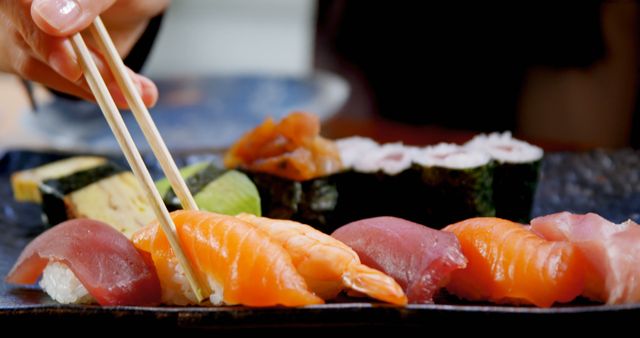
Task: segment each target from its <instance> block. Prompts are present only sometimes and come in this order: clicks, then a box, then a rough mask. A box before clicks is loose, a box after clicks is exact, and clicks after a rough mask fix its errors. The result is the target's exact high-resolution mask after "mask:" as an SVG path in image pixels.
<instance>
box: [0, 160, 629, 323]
mask: <svg viewBox="0 0 640 338" xmlns="http://www.w3.org/2000/svg"><path fill="white" fill-rule="evenodd" d="M74 155H77V154H74ZM64 156H68V154H60V153H42V152H31V151H11V152H8V153H6V154H5V156H4V157H3V158H2V159H1V160H0V201H2V204H1V205H0V276H5V275H6V273H7V271H8V270H9V269H10V268H11V265H12V264H13V263H14V262H15V260H16V258H17V256H18V254H19V253H20V251H21V250H22V248H23V247H24V246H25V245H26V244H27V243H28V242H29V241H30V240H31V239H32V238H33V237H34V236H35V235H37V234H38V233H39V232H41V231H42V224H41V221H40V209H39V206H37V205H31V204H24V203H15V202H14V201H13V198H12V193H11V187H10V183H9V175H10V173H12V172H14V171H16V170H21V169H25V168H31V167H34V166H37V165H40V164H43V163H48V162H51V161H53V160H55V159H59V158H61V157H64ZM215 157H216V156H215V155H214V154H182V155H178V156H176V161H177V162H178V165H183V164H186V163H190V162H193V161H196V160H201V159H202V158H215ZM116 160H118V161H122V160H121V159H116ZM147 163H148V164H149V168H150V171H151V172H152V174H153V175H155V176H159V175H160V172H159V169H158V168H157V166H156V165H155V161H153V160H149V161H147ZM639 167H640V155H639V154H638V153H637V152H634V151H631V150H620V151H615V152H605V151H596V152H590V153H558V154H550V155H547V156H546V157H545V160H544V163H543V173H542V179H541V182H540V185H539V189H538V192H537V196H536V201H535V204H534V211H533V213H534V215H539V214H547V213H551V212H556V211H561V210H568V211H573V212H587V211H595V212H598V213H600V214H601V215H603V216H604V217H607V218H609V219H611V220H614V221H622V220H625V219H627V218H632V219H634V220H635V221H639V219H638V218H639V215H640V177H639V175H638V170H637V168H639ZM451 301H452V300H450V299H446V298H444V300H441V302H447V303H448V302H451ZM638 316H640V304H632V305H619V306H607V305H592V304H588V303H574V304H569V305H565V306H561V307H553V308H549V309H540V308H533V307H512V306H488V305H480V304H453V303H451V304H430V305H410V306H407V307H405V308H399V307H393V306H388V305H383V304H376V303H367V302H340V303H333V304H326V305H321V306H310V307H305V308H277V307H276V308H264V309H256V308H245V307H212V308H196V307H99V306H69V305H60V304H57V303H56V302H54V301H52V300H50V299H49V298H48V297H47V296H46V295H45V294H44V293H42V292H41V291H40V290H39V288H38V287H35V286H34V287H33V288H22V287H14V286H10V285H8V284H6V283H4V282H0V322H3V323H6V324H11V325H15V326H19V327H21V328H25V327H26V328H29V327H31V328H38V327H45V326H44V325H46V327H48V326H67V325H76V326H77V325H79V324H84V325H101V326H100V327H101V330H116V331H117V329H119V328H120V325H127V324H130V325H135V326H136V327H138V328H145V330H150V329H151V328H153V329H155V330H162V331H165V330H172V329H194V330H209V329H215V330H235V329H242V330H244V331H249V332H253V331H256V332H264V330H267V329H273V330H278V332H280V333H281V331H280V330H282V329H283V328H287V329H289V331H294V332H295V331H297V330H301V329H305V330H306V329H308V328H313V329H314V331H313V332H315V333H321V332H323V331H324V330H333V329H338V330H340V331H342V332H362V331H363V330H375V331H376V332H378V331H385V330H389V332H396V330H398V329H412V328H415V327H422V326H424V327H428V326H433V325H435V324H437V323H439V322H441V321H450V320H455V321H456V322H460V323H468V322H477V323H482V324H492V323H496V324H504V323H509V324H514V323H523V324H524V323H526V324H527V326H528V327H530V328H531V329H536V328H538V329H542V328H543V327H542V326H536V325H535V323H540V324H541V325H544V327H548V326H547V325H549V324H551V322H558V323H562V324H567V323H569V322H573V323H574V324H579V327H580V328H588V327H594V328H598V327H601V325H602V324H603V321H606V322H607V324H611V322H612V321H615V322H620V323H629V324H630V323H632V322H633V321H634V320H635V319H636V318H638ZM111 322H114V323H116V322H117V323H118V326H111V325H107V324H108V323H111ZM30 323H42V325H43V326H40V325H35V326H33V325H30ZM469 328H470V327H468V326H465V325H462V326H458V327H453V328H452V329H453V330H468V329H469Z"/></svg>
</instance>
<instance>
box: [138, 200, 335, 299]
mask: <svg viewBox="0 0 640 338" xmlns="http://www.w3.org/2000/svg"><path fill="white" fill-rule="evenodd" d="M171 217H172V219H173V221H174V223H175V225H176V232H177V235H178V239H179V241H180V243H181V245H182V248H183V249H184V251H185V254H186V256H187V258H188V259H189V261H190V262H191V264H192V265H193V267H194V270H196V271H197V272H196V274H197V275H198V278H199V280H200V281H201V284H205V283H206V284H205V285H208V286H209V287H210V289H211V290H210V292H209V293H208V295H209V298H210V300H211V303H213V304H230V305H231V304H243V305H248V306H273V305H285V306H303V305H310V304H320V303H323V300H322V299H321V298H319V297H317V296H316V295H314V294H313V293H312V292H311V291H309V289H308V288H307V284H306V282H305V280H304V278H303V277H302V276H300V274H299V273H298V272H297V271H296V268H295V266H294V265H293V263H292V261H291V257H290V256H289V254H288V253H287V252H286V251H285V250H284V249H283V248H282V246H280V245H279V244H277V243H275V242H274V241H272V240H271V238H270V237H269V236H268V235H267V234H266V233H264V232H263V231H261V230H259V229H256V228H255V227H254V226H252V225H250V224H247V223H246V222H244V221H242V220H240V219H237V218H235V217H232V216H225V215H220V214H215V213H210V212H204V211H182V210H180V211H175V212H173V213H171ZM133 242H134V243H135V245H136V246H137V247H138V248H139V249H140V250H143V251H146V252H149V253H150V254H151V257H152V259H153V261H154V263H155V265H156V269H157V270H158V276H159V277H160V283H161V285H162V300H163V302H164V303H167V304H178V305H184V304H190V303H191V304H193V303H196V300H195V297H194V295H193V293H192V292H191V290H190V289H189V286H188V283H187V282H186V280H185V277H184V273H183V272H182V270H180V268H179V265H178V264H177V260H176V258H175V255H174V253H173V251H172V250H171V247H170V246H169V242H168V241H167V238H166V237H165V235H164V233H163V232H162V231H161V230H160V229H159V228H158V224H157V223H153V224H151V225H149V226H148V227H146V228H144V229H142V230H141V231H139V232H137V233H136V234H134V237H133Z"/></svg>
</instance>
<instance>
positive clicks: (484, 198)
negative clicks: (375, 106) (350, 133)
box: [334, 137, 495, 228]
mask: <svg viewBox="0 0 640 338" xmlns="http://www.w3.org/2000/svg"><path fill="white" fill-rule="evenodd" d="M336 144H337V145H338V149H339V150H340V153H341V156H342V161H343V163H345V169H346V171H345V172H343V173H341V174H338V175H336V176H337V178H336V180H337V182H338V183H337V185H338V196H339V203H338V205H337V207H336V211H335V214H336V216H335V217H334V219H335V223H336V224H345V223H349V222H353V221H356V220H359V219H363V218H369V217H375V216H382V215H392V216H396V217H400V218H404V219H408V220H411V221H414V222H417V223H421V224H429V225H430V226H432V227H435V228H441V227H443V226H445V225H448V224H451V223H453V222H457V221H460V220H463V219H466V218H469V217H475V216H494V215H495V207H494V201H493V183H492V182H493V163H492V161H491V158H490V157H489V156H488V155H487V154H485V153H483V152H479V151H475V150H470V149H466V148H463V147H461V146H458V145H454V144H446V143H441V144H438V145H435V146H428V147H423V148H418V147H413V146H407V145H403V144H401V143H387V144H383V145H379V144H377V143H375V142H373V141H371V140H369V139H366V138H362V137H350V138H346V139H340V140H337V141H336ZM408 192H410V193H408Z"/></svg>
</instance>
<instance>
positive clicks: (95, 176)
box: [39, 162, 124, 226]
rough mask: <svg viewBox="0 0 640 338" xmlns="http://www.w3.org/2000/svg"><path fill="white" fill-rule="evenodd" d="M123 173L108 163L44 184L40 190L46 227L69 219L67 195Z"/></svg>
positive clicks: (49, 180)
mask: <svg viewBox="0 0 640 338" xmlns="http://www.w3.org/2000/svg"><path fill="white" fill-rule="evenodd" d="M122 171H124V169H122V168H120V167H119V166H117V165H115V164H113V163H111V162H107V163H105V164H102V165H99V166H96V167H93V168H89V169H86V170H81V171H78V172H75V173H73V174H71V175H67V176H64V177H59V178H52V179H48V180H45V181H44V182H42V184H40V187H39V189H40V194H41V195H42V214H43V219H44V223H45V225H46V226H52V225H56V224H58V223H61V222H64V221H66V220H67V219H68V216H67V208H66V206H65V204H64V196H65V195H67V194H69V193H72V192H74V191H76V190H80V189H82V188H84V187H86V186H88V185H90V184H93V183H95V182H97V181H100V180H102V179H105V178H107V177H111V176H113V175H115V174H117V173H120V172H122Z"/></svg>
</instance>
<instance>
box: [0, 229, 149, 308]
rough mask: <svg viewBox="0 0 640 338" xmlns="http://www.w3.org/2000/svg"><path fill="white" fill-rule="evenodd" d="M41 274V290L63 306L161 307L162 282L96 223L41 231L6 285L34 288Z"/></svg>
mask: <svg viewBox="0 0 640 338" xmlns="http://www.w3.org/2000/svg"><path fill="white" fill-rule="evenodd" d="M43 271H44V276H43V278H42V281H41V283H40V285H41V286H42V287H43V288H44V289H45V291H46V292H47V293H48V294H49V295H51V296H52V298H54V299H56V300H57V301H59V302H61V303H78V302H91V301H92V300H93V299H95V301H97V302H98V303H99V304H101V305H154V304H159V303H160V282H159V281H158V276H157V275H156V271H155V268H154V266H153V263H152V262H151V260H150V259H148V257H145V256H144V254H143V253H140V252H138V251H137V250H136V248H135V247H134V246H133V244H132V243H131V242H130V241H129V239H127V237H125V236H124V235H123V234H122V233H120V232H118V231H117V230H115V229H114V228H112V227H111V226H109V225H107V224H105V223H102V222H99V221H94V220H88V219H74V220H70V221H66V222H63V223H60V224H58V225H57V226H55V227H53V228H51V229H49V230H47V231H45V232H44V233H42V234H41V235H40V236H38V237H36V238H35V239H34V240H33V241H32V242H31V243H29V245H27V247H26V248H25V249H24V250H23V251H22V254H20V257H18V261H17V262H16V264H15V265H14V266H13V268H12V269H11V271H10V272H9V275H8V276H7V278H6V281H7V282H8V283H13V284H22V285H26V284H33V283H35V282H36V281H37V280H38V277H39V276H40V275H41V274H43ZM61 278H62V279H64V280H61Z"/></svg>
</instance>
